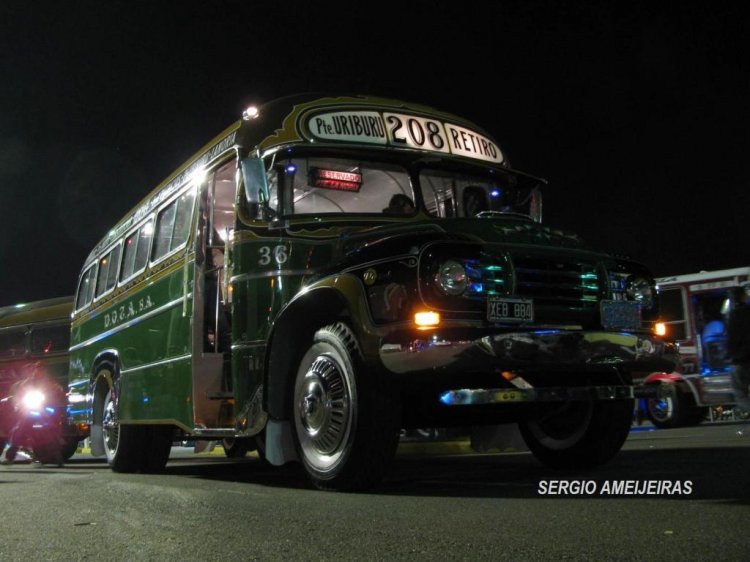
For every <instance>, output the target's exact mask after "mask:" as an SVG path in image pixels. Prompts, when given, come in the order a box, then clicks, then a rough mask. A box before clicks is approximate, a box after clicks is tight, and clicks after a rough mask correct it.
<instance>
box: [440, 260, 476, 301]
mask: <svg viewBox="0 0 750 562" xmlns="http://www.w3.org/2000/svg"><path fill="white" fill-rule="evenodd" d="M435 283H436V284H437V287H438V289H440V291H441V292H442V293H444V294H446V295H452V296H456V295H460V294H461V293H463V292H464V291H465V290H466V287H467V285H468V283H469V281H468V277H467V276H466V270H465V269H464V266H463V265H461V264H460V263H458V262H457V261H453V260H447V261H445V262H443V264H442V265H441V266H440V269H439V270H438V272H437V275H435Z"/></svg>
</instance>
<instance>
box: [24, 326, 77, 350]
mask: <svg viewBox="0 0 750 562" xmlns="http://www.w3.org/2000/svg"><path fill="white" fill-rule="evenodd" d="M69 347H70V327H69V326H68V325H62V326H45V327H42V328H38V327H37V328H33V329H32V331H31V353H32V354H33V355H45V354H47V353H61V352H66V351H68V348H69Z"/></svg>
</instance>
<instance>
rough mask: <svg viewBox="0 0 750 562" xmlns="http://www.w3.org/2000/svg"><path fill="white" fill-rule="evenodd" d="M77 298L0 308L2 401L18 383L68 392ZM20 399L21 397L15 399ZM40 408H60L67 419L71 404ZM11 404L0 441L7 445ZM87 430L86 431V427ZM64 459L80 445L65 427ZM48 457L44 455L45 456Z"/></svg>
mask: <svg viewBox="0 0 750 562" xmlns="http://www.w3.org/2000/svg"><path fill="white" fill-rule="evenodd" d="M72 310H73V297H72V296H69V297H59V298H52V299H45V300H41V301H34V302H28V303H22V304H16V305H11V306H4V307H0V400H4V401H7V400H9V399H10V398H11V396H10V394H11V392H12V391H13V390H12V389H13V387H14V385H15V384H16V383H19V382H22V381H24V380H28V379H30V378H31V377H32V376H36V377H38V378H37V379H36V380H37V381H39V382H42V381H43V382H45V383H49V384H54V385H56V386H58V387H60V391H61V392H60V394H62V393H63V392H66V391H67V389H68V364H69V357H68V347H69V342H70V315H71V312H72ZM14 398H18V399H20V398H21V397H14ZM38 405H39V406H48V407H54V408H59V409H60V410H61V413H62V415H61V416H60V419H61V421H64V420H65V414H64V410H65V409H66V408H67V404H65V403H63V404H51V403H47V402H41V403H40V404H38ZM11 407H12V406H11V404H9V403H8V404H6V409H5V410H4V415H3V418H4V419H3V423H0V441H1V442H2V443H3V444H5V441H6V439H7V437H8V433H9V431H10V427H8V426H9V425H12V423H13V420H9V419H5V418H7V417H8V416H9V415H10V416H11V417H12V412H11V411H10V410H11ZM84 429H85V428H84ZM62 430H63V432H64V433H63V434H62V437H63V440H62V441H61V445H62V449H63V457H64V458H65V459H68V458H70V457H71V456H72V455H73V453H75V451H76V449H77V446H78V437H77V431H78V430H76V429H75V428H73V427H64V428H62ZM43 456H44V455H42V457H43Z"/></svg>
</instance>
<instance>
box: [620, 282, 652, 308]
mask: <svg viewBox="0 0 750 562" xmlns="http://www.w3.org/2000/svg"><path fill="white" fill-rule="evenodd" d="M625 293H626V294H627V296H628V298H629V299H630V300H633V301H635V302H639V303H641V305H643V307H644V308H651V306H652V305H653V304H654V293H655V289H654V286H653V284H652V283H651V281H650V280H649V279H646V278H645V277H641V276H640V275H633V276H632V277H629V278H628V280H627V284H626V287H625Z"/></svg>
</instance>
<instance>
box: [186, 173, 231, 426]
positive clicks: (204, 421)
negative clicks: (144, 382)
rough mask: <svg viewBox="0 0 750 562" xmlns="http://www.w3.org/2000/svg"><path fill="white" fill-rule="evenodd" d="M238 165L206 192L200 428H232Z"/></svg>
mask: <svg viewBox="0 0 750 562" xmlns="http://www.w3.org/2000/svg"><path fill="white" fill-rule="evenodd" d="M235 172H236V161H235V160H231V161H230V162H228V163H226V164H224V165H222V166H221V167H219V168H217V169H215V170H212V171H211V172H210V173H209V175H208V177H207V179H206V181H205V182H204V183H203V184H202V186H201V190H200V213H199V217H198V231H199V236H198V240H197V241H196V255H197V256H198V257H197V258H196V263H195V289H194V299H195V302H194V313H193V314H194V322H193V403H194V416H195V426H196V429H201V428H207V429H215V428H231V427H232V426H233V413H232V412H233V407H232V405H233V399H232V397H233V395H232V382H231V381H232V379H231V317H230V310H229V300H228V295H227V294H226V292H227V288H226V283H225V274H224V273H225V267H224V266H225V264H224V257H225V252H226V249H227V241H228V240H229V236H230V234H231V232H232V230H233V229H234V216H235V214H234V198H235V192H236V179H235Z"/></svg>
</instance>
